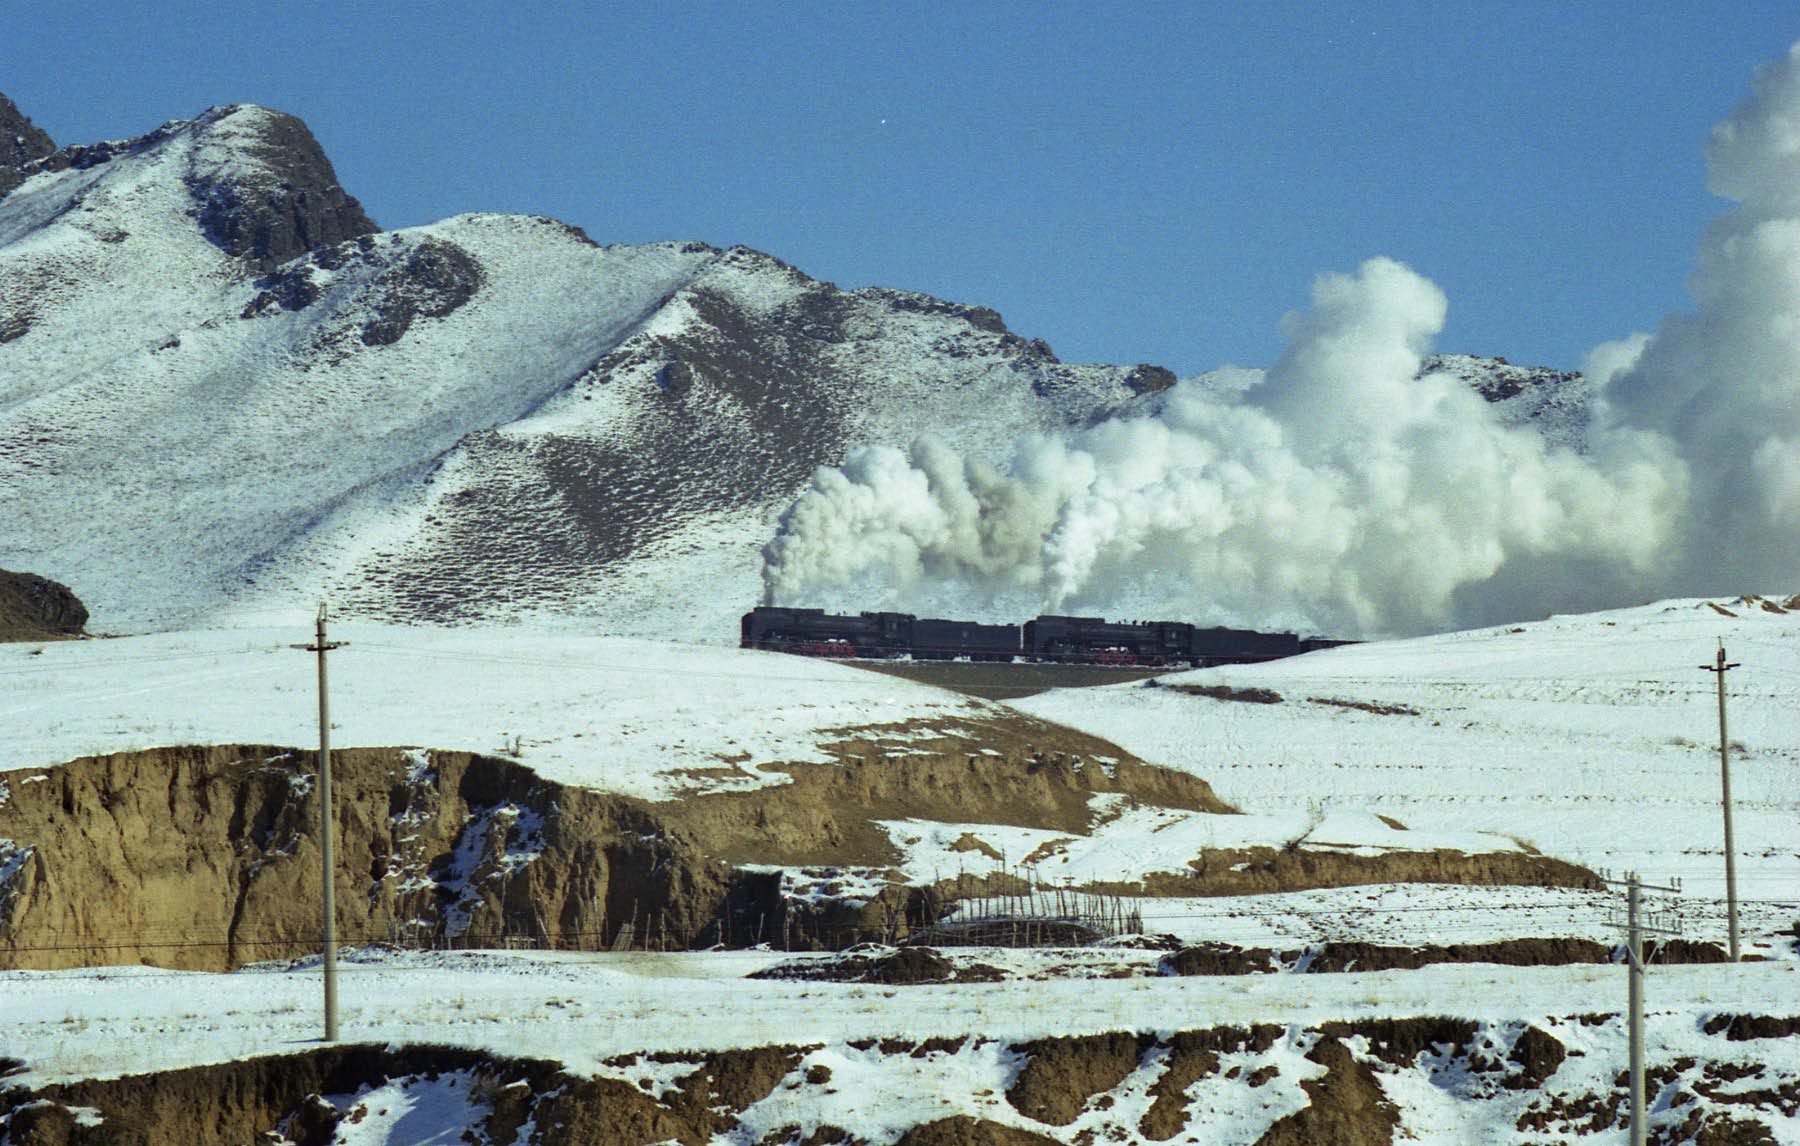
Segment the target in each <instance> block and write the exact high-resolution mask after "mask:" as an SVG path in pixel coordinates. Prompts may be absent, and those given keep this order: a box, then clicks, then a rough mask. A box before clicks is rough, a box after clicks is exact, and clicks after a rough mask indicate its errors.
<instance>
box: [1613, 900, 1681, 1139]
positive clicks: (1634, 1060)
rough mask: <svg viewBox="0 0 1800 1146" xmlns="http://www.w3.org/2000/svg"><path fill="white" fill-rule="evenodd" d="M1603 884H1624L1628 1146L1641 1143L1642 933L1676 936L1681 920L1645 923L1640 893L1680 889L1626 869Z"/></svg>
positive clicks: (1668, 917) (1664, 915)
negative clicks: (1628, 1056) (1627, 1036)
mask: <svg viewBox="0 0 1800 1146" xmlns="http://www.w3.org/2000/svg"><path fill="white" fill-rule="evenodd" d="M1606 882H1607V883H1610V884H1614V885H1618V884H1623V885H1624V887H1625V910H1626V918H1625V926H1626V931H1625V962H1626V965H1627V972H1628V976H1629V977H1628V979H1627V985H1626V991H1625V998H1626V1006H1627V1008H1628V1009H1629V1017H1628V1019H1627V1023H1628V1028H1627V1029H1628V1031H1629V1037H1630V1056H1631V1069H1630V1080H1629V1085H1630V1088H1631V1090H1630V1095H1629V1098H1630V1103H1631V1146H1644V1139H1645V1134H1646V1133H1647V1128H1646V1126H1645V1115H1644V935H1645V934H1646V933H1649V934H1655V935H1680V934H1681V919H1680V917H1679V916H1676V915H1675V914H1673V913H1672V912H1656V913H1652V914H1651V916H1650V919H1649V921H1648V922H1646V921H1645V920H1644V918H1643V917H1642V914H1641V913H1640V908H1641V906H1642V903H1641V900H1642V895H1643V892H1644V891H1645V890H1646V889H1648V890H1651V891H1669V892H1674V891H1680V890H1681V884H1680V882H1679V881H1678V882H1676V883H1675V884H1674V885H1673V886H1670V887H1663V886H1660V885H1657V884H1647V883H1644V882H1643V881H1642V880H1640V879H1639V878H1638V873H1637V872H1635V871H1628V872H1626V873H1625V878H1624V879H1622V880H1618V879H1609V880H1607V881H1606Z"/></svg>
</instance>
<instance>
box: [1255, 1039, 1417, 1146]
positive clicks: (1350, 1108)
mask: <svg viewBox="0 0 1800 1146" xmlns="http://www.w3.org/2000/svg"><path fill="white" fill-rule="evenodd" d="M1306 1057H1307V1058H1309V1059H1311V1060H1313V1061H1314V1062H1316V1063H1321V1064H1323V1065H1324V1067H1325V1074H1324V1075H1323V1076H1322V1077H1320V1078H1309V1079H1304V1080H1302V1081H1301V1083H1300V1088H1301V1089H1302V1090H1304V1091H1306V1095H1307V1097H1308V1098H1310V1099H1311V1100H1312V1101H1311V1102H1310V1103H1309V1104H1308V1105H1307V1106H1306V1107H1305V1108H1304V1109H1301V1110H1297V1111H1295V1112H1294V1113H1292V1114H1290V1115H1288V1116H1287V1117H1285V1118H1282V1119H1279V1120H1278V1121H1277V1122H1276V1123H1275V1124H1274V1125H1273V1126H1271V1127H1269V1129H1268V1130H1267V1131H1265V1132H1264V1133H1263V1136H1262V1137H1261V1138H1258V1139H1257V1140H1256V1141H1257V1146H1317V1144H1318V1143H1322V1142H1330V1143H1333V1144H1334V1146H1391V1143H1392V1142H1393V1141H1394V1129H1395V1127H1397V1126H1399V1125H1400V1115H1399V1114H1398V1113H1397V1112H1396V1111H1395V1109H1394V1105H1393V1103H1391V1102H1389V1101H1388V1100H1387V1095H1386V1094H1385V1093H1384V1092H1383V1091H1382V1089H1381V1083H1380V1082H1379V1081H1378V1080H1377V1079H1376V1077H1375V1072H1374V1071H1373V1070H1372V1069H1370V1068H1369V1067H1368V1066H1367V1065H1365V1064H1364V1063H1361V1062H1358V1061H1357V1060H1356V1059H1355V1058H1354V1057H1353V1056H1352V1055H1351V1054H1350V1051H1349V1050H1348V1049H1347V1048H1346V1047H1345V1046H1344V1044H1343V1043H1342V1042H1340V1041H1339V1040H1338V1039H1336V1038H1321V1039H1320V1040H1319V1041H1318V1044H1317V1045H1315V1046H1314V1047H1313V1049H1312V1050H1310V1051H1308V1052H1307V1054H1306Z"/></svg>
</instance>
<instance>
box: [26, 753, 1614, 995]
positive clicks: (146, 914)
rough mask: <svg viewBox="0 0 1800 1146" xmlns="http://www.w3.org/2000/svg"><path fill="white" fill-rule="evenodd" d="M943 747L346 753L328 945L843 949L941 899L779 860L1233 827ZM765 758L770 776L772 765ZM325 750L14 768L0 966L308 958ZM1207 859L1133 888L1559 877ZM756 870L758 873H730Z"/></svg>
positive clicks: (1275, 858) (1174, 794) (902, 923)
mask: <svg viewBox="0 0 1800 1146" xmlns="http://www.w3.org/2000/svg"><path fill="white" fill-rule="evenodd" d="M966 723H967V724H968V727H966V728H959V729H958V731H957V732H956V733H955V734H934V735H923V734H921V733H920V732H919V731H918V730H916V729H909V728H902V727H893V728H881V727H876V728H870V729H863V730H858V731H856V732H854V733H846V734H845V735H844V737H843V738H842V739H840V740H838V741H837V742H835V743H833V744H831V745H830V750H831V752H832V754H833V755H835V756H836V757H837V758H838V762H837V763H835V764H822V763H808V764H790V765H781V766H779V770H780V771H781V772H783V773H785V774H786V776H787V777H788V782H786V783H781V784H777V785H775V786H772V787H768V788H764V789H760V790H757V791H752V792H735V793H717V794H709V795H697V796H690V797H687V798H685V799H680V800H673V801H668V802H662V803H648V802H645V801H642V800H637V799H632V798H628V797H622V796H617V795H611V794H607V793H602V792H595V791H590V790H587V789H580V788H570V787H565V786H562V785H559V784H555V783H551V782H549V781H546V780H544V779H543V778H541V777H539V776H538V775H537V774H536V773H535V772H533V771H532V770H531V769H530V768H528V767H526V766H524V765H523V764H520V763H518V762H516V761H512V760H505V759H498V758H493V757H484V756H477V755H472V754H470V753H466V752H442V751H426V750H421V749H400V748H351V749H343V750H339V751H337V752H335V753H334V754H333V760H334V768H333V773H334V779H335V783H336V792H337V815H336V825H337V840H338V851H337V857H336V871H337V887H338V893H337V904H338V919H337V924H338V932H339V935H340V937H341V939H342V941H344V942H347V943H367V942H379V941H386V940H400V941H410V942H415V943H416V942H420V941H424V942H431V943H439V944H446V945H452V946H471V947H474V946H501V945H505V944H507V943H515V942H517V943H527V944H530V945H534V946H556V947H563V948H573V949H583V950H591V949H597V948H601V947H608V946H613V945H625V946H633V947H653V948H662V947H666V948H670V949H674V948H682V947H694V946H710V945H712V944H715V943H723V944H726V945H728V946H744V945H748V944H750V943H754V942H757V941H759V940H766V941H772V942H776V943H778V944H782V943H787V944H795V943H798V944H800V945H803V946H820V945H824V946H846V945H849V944H852V943H855V942H858V941H861V940H865V939H877V938H886V939H889V940H892V939H896V938H901V937H904V935H905V934H907V933H908V931H909V930H910V929H911V928H914V927H919V926H928V925H929V924H930V923H932V922H935V916H934V914H933V913H934V912H936V911H938V910H939V907H940V905H941V903H942V902H943V900H942V896H941V894H938V893H937V892H936V891H934V890H930V889H921V888H908V887H905V886H904V885H902V884H899V883H895V884H893V885H891V886H890V889H889V891H887V892H884V893H883V894H881V895H878V896H876V897H875V898H873V899H870V900H868V901H866V902H865V901H862V900H851V901H849V902H847V903H835V902H828V903H826V904H825V905H823V906H819V905H816V904H815V905H811V906H806V907H801V906H799V905H796V904H792V903H788V902H784V901H783V899H782V897H781V895H780V883H781V876H780V874H779V870H775V871H773V872H772V871H771V870H770V869H771V868H775V869H783V868H794V867H800V866H804V865H822V866H826V867H833V866H856V867H861V868H865V869H873V870H876V871H880V870H884V869H888V868H891V867H892V865H894V864H896V863H897V862H898V861H899V859H900V858H901V857H900V855H899V853H898V851H897V850H896V849H895V847H894V845H893V843H892V841H891V840H890V839H889V837H888V835H887V833H886V832H885V831H884V830H883V829H882V828H881V827H880V826H879V825H878V824H877V823H876V822H875V821H877V820H883V819H904V818H909V817H917V818H921V819H928V820H943V821H950V822H957V821H963V822H967V821H971V820H975V821H983V822H991V823H1002V824H1012V825H1019V826H1026V827H1034V828H1041V829H1047V830H1056V831H1063V832H1070V833H1079V832H1083V831H1085V830H1087V829H1088V828H1089V827H1090V817H1091V815H1092V811H1091V807H1092V797H1093V796H1094V795H1095V794H1096V793H1118V794H1122V795H1125V796H1128V797H1130V798H1131V799H1133V800H1136V801H1139V802H1141V803H1145V804H1153V805H1159V806H1163V807H1170V808H1180V809H1187V810H1192V811H1202V812H1218V813H1228V812H1230V811H1231V810H1232V809H1230V808H1229V807H1227V806H1226V805H1224V804H1222V803H1221V802H1220V801H1219V800H1218V799H1217V797H1215V796H1214V795H1213V793H1212V790H1211V789H1210V788H1209V787H1208V786H1207V785H1206V783H1205V782H1204V781H1202V780H1200V779H1197V778H1195V777H1193V776H1189V775H1186V774H1184V773H1180V772H1175V771H1173V770H1169V769H1164V768H1158V767H1154V766H1151V765H1148V764H1144V763H1142V762H1140V761H1136V760H1134V759H1132V758H1130V757H1129V756H1128V755H1126V754H1125V753H1124V752H1122V751H1121V750H1120V749H1118V748H1117V747H1115V746H1113V745H1111V744H1109V743H1107V742H1105V741H1101V740H1097V739H1094V738H1092V737H1088V736H1085V735H1083V734H1081V733H1077V732H1073V731H1071V730H1069V729H1064V728H1059V727H1057V726H1054V725H1049V724H1044V723H1042V722H1039V721H1033V720H1028V719H1020V720H1012V719H1008V720H994V721H988V722H981V721H971V722H966ZM765 767H766V768H770V769H773V768H775V766H765ZM315 770H316V761H315V758H314V754H312V753H310V752H306V751H300V750H295V749H291V748H282V747H274V746H243V745H238V746H206V747H182V748H158V749H148V750H144V751H138V752H125V753H115V754H112V755H107V756H97V757H90V758H84V759H81V760H76V761H72V762H70V763H67V764H63V765H60V766H57V767H53V768H47V769H41V770H40V769H21V770H17V771H13V772H10V773H0V785H3V787H0V793H3V794H0V967H11V968H58V967H73V966H90V965H101V964H124V963H147V964H152V965H156V966H164V967H177V968H184V969H196V970H223V969H228V968H233V967H237V966H241V965H243V964H245V963H251V962H257V961H261V960H270V959H285V958H293V957H296V956H300V955H304V954H307V953H311V952H315V951H317V949H318V935H319V931H320V925H319V922H318V920H317V918H316V916H315V914H314V913H315V911H316V907H315V905H316V904H317V903H318V902H319V900H320V894H319V887H320V882H321V880H322V875H321V871H320V856H319V849H318V843H317V815H318V807H317V796H316V791H315V787H316V786H315V783H314V772H315ZM1231 855H1232V857H1236V858H1248V859H1250V860H1252V861H1254V862H1251V863H1248V864H1247V865H1240V866H1236V869H1235V870H1234V863H1233V862H1225V861H1224V860H1223V859H1222V858H1221V857H1222V856H1223V853H1221V854H1220V855H1219V856H1215V855H1214V854H1213V853H1207V854H1206V855H1204V856H1201V857H1199V858H1198V859H1197V860H1196V863H1195V865H1194V873H1193V874H1192V875H1187V876H1184V875H1168V876H1166V877H1156V878H1154V879H1152V880H1150V881H1147V882H1146V884H1145V885H1143V886H1139V885H1132V886H1131V887H1129V888H1119V889H1117V890H1122V891H1129V892H1130V893H1132V894H1151V895H1157V894H1177V895H1193V894H1234V893H1238V892H1243V891H1270V890H1293V889H1300V888H1307V887H1319V886H1333V885H1338V884H1343V883H1358V882H1384V881H1389V880H1409V879H1432V880H1462V881H1467V882H1510V883H1566V882H1583V881H1585V880H1588V879H1591V878H1592V877H1591V876H1590V875H1589V874H1588V873H1585V872H1583V871H1581V870H1580V869H1574V868H1568V867H1567V865H1557V864H1556V863H1555V861H1550V860H1544V859H1541V858H1540V857H1531V856H1524V855H1521V854H1507V853H1500V854H1496V855H1492V856H1472V857H1464V856H1448V855H1446V856H1439V855H1437V854H1435V853H1423V854H1421V853H1398V854H1396V855H1394V856H1392V857H1385V858H1384V857H1374V858H1369V857H1355V856H1339V855H1334V854H1319V853H1309V852H1305V851H1300V852H1297V853H1287V852H1278V853H1273V852H1272V853H1271V854H1270V855H1268V856H1262V855H1260V854H1259V855H1255V856H1248V857H1237V853H1231ZM746 864H754V865H758V868H757V869H756V870H745V869H744V868H743V867H741V866H740V865H746Z"/></svg>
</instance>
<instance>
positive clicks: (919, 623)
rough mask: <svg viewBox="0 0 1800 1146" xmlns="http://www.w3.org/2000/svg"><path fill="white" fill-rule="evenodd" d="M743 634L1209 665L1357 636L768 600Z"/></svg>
mask: <svg viewBox="0 0 1800 1146" xmlns="http://www.w3.org/2000/svg"><path fill="white" fill-rule="evenodd" d="M740 643H741V644H742V645H743V647H744V648H747V649H773V650H776V651H778V652H789V653H800V654H803V655H806V656H816V657H874V658H893V657H903V656H910V657H912V658H913V659H914V660H951V659H955V658H960V657H967V658H969V659H970V660H976V661H1012V660H1017V659H1024V660H1030V661H1065V662H1073V663H1082V664H1116V665H1166V664H1181V663H1188V664H1193V665H1196V666H1199V667H1206V666H1208V665H1221V664H1244V663H1249V662H1254V661H1267V660H1275V659H1277V658H1279V657H1291V656H1297V655H1299V654H1300V653H1307V652H1312V651H1313V650H1315V649H1324V648H1331V647H1333V646H1336V645H1343V644H1349V643H1350V642H1348V641H1336V640H1328V639H1326V638H1322V637H1307V638H1301V637H1297V636H1295V635H1294V634H1293V633H1262V632H1257V631H1256V630H1254V629H1226V628H1218V627H1214V628H1200V627H1198V626H1196V625H1191V624H1188V623H1187V622H1186V621H1107V620H1104V619H1102V618H1100V617H1059V616H1042V617H1036V618H1034V619H1032V620H1029V621H1026V622H1025V623H1024V624H1023V625H983V624H978V623H976V622H974V621H950V620H940V619H936V618H921V617H915V616H913V615H912V614H911V613H859V614H857V615H856V616H843V615H837V614H831V613H827V612H825V610H823V609H794V608H774V607H770V606H766V605H764V606H758V607H757V608H754V609H752V610H750V611H749V612H748V613H745V614H744V619H743V623H742V640H741V642H740Z"/></svg>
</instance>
